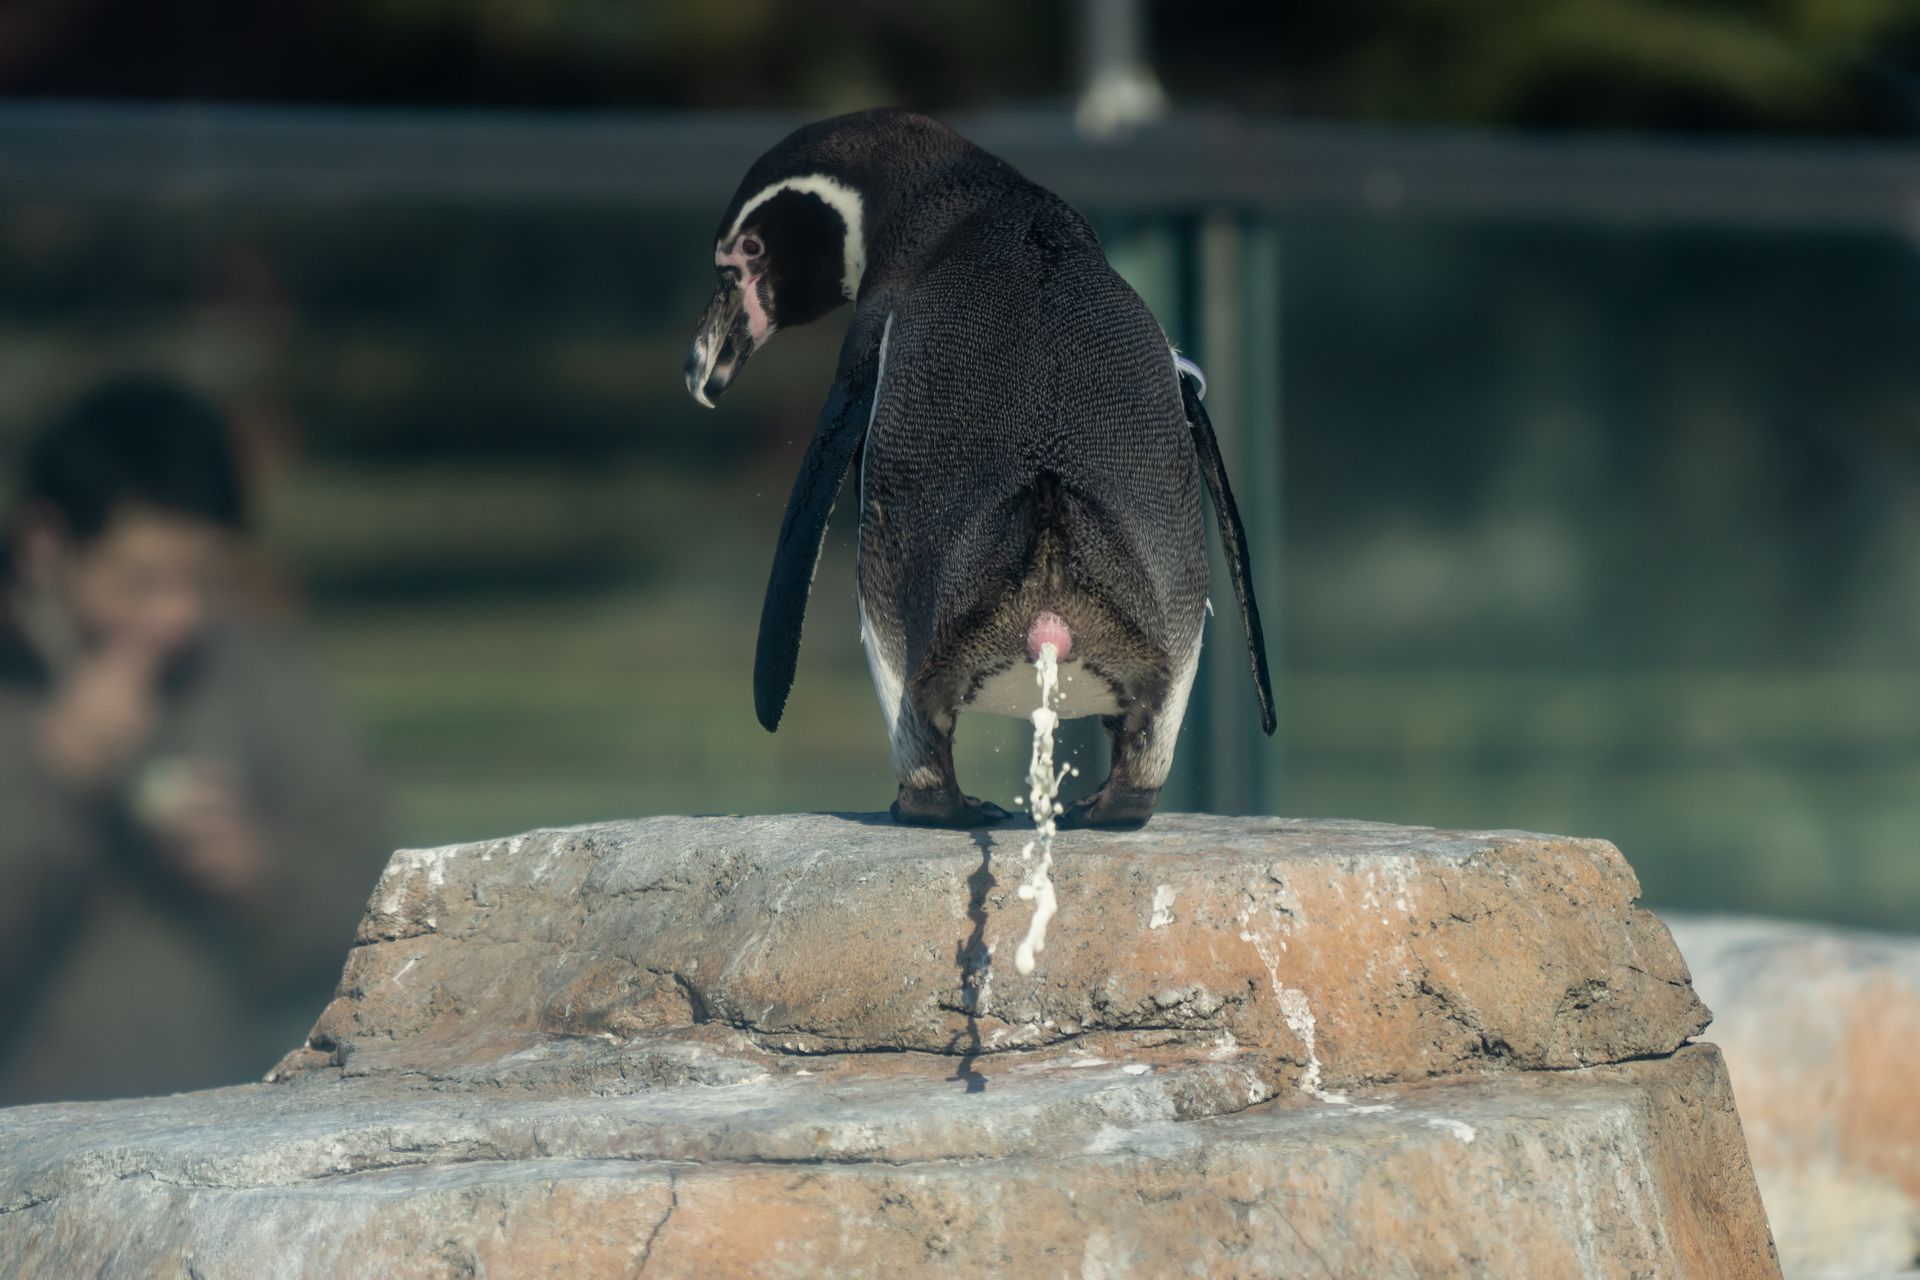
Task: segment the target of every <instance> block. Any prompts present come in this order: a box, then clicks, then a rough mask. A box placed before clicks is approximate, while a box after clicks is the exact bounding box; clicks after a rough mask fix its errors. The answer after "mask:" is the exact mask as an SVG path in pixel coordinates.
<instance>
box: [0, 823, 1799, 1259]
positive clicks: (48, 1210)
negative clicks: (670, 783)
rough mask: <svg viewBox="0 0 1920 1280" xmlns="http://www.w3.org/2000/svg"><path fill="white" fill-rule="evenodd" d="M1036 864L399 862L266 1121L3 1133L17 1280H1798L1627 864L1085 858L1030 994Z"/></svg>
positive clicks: (195, 1101)
mask: <svg viewBox="0 0 1920 1280" xmlns="http://www.w3.org/2000/svg"><path fill="white" fill-rule="evenodd" d="M1024 839H1025V836H1024V832H1023V831H1021V830H1019V829H1018V828H1016V827H1008V828H1005V829H1002V830H998V831H993V832H989V833H986V834H980V833H951V832H937V831H909V830H904V829H901V828H897V827H894V826H892V825H891V824H889V823H888V822H887V821H886V820H885V819H874V818H867V817H858V816H854V817H847V816H828V815H813V816H800V817H762V818H699V819H695V818H660V819H650V820H645V821H639V822H630V823H617V824H609V825H604V826H596V827H584V828H576V829H570V830H564V831H544V832H536V833H532V834H530V835H525V836H518V837H514V838H512V839H509V840H501V841H493V842H485V843H479V844H470V845H458V846H451V847H448V848H444V849H434V850H403V851H402V852H400V853H399V854H396V855H395V857H394V859H393V861H392V863H391V864H390V865H389V867H388V869H387V871H386V873H385V875H384V876H383V877H382V879H381V881H380V883H379V885H378V887H377V889H376V891H375V893H374V895H373V899H372V901H371V903H370V904H369V907H368V912H367V915H366V918H365V920H364V921H363V922H362V925H361V929H360V935H359V940H358V943H357V945H356V946H355V948H354V949H353V951H352V952H351V953H350V955H349V956H348V959H347V963H346V968H345V973H344V975H343V977H342V980H341V984H340V989H339V992H338V995H337V996H336V998H335V999H334V1000H333V1001H332V1003H331V1004H330V1005H329V1006H328V1007H327V1009H326V1010H325V1011H324V1012H323V1013H322V1015H321V1016H320V1018H319V1021H318V1022H317V1023H316V1025H315V1027H314V1030H313V1032H312V1034H311V1036H310V1038H309V1041H308V1044H307V1045H306V1046H304V1047H302V1048H301V1049H298V1050H296V1051H295V1052H293V1053H292V1054H290V1055H288V1057H287V1059H286V1060H285V1061H284V1062H283V1063H282V1064H281V1065H280V1067H279V1068H277V1069H276V1071H275V1072H274V1074H273V1076H272V1077H271V1080H270V1082H269V1083H263V1084H258V1085H248V1086H242V1087H238V1088H231V1089H222V1090H214V1091H211V1092H207V1093H200V1094H188V1095H180V1096H177V1097H172V1098H161V1099H145V1100H135V1101H125V1102H113V1103H100V1104H74V1105H55V1106H43V1107H31V1108H21V1109H18V1110H15V1111H11V1112H6V1113H4V1114H0V1275H12V1274H16V1273H18V1274H23V1275H43V1274H67V1273H86V1274H95V1273H98V1274H102V1275H109V1276H112V1275H129V1276H131V1275H149V1274H183V1275H184V1274H191V1275H196V1276H203V1277H213V1276H225V1275H233V1276H274V1275H287V1276H299V1275H361V1274H365V1275H392V1276H455V1275H476V1274H478V1275H495V1276H507V1275H511V1276H520V1275H549V1274H550V1275H603V1274H604V1275H628V1274H633V1273H635V1272H637V1271H642V1270H644V1271H645V1272H646V1273H648V1274H659V1275H686V1276H730V1275H740V1276H767V1275H807V1274H818V1273H820V1272H823V1271H828V1270H831V1271H833V1272H836V1273H839V1274H842V1275H899V1274H911V1273H916V1272H919V1271H924V1270H928V1269H931V1268H933V1267H936V1266H938V1267H965V1268H967V1269H969V1270H971V1271H973V1272H975V1273H977V1274H989V1275H999V1274H1004V1275H1051V1274H1084V1275H1104V1276H1127V1275H1138V1276H1161V1275H1169V1274H1189V1273H1190V1274H1233V1275H1249V1276H1253V1275H1273V1276H1294V1275H1336V1276H1346V1275H1353V1276H1396V1275H1405V1276H1426V1275H1447V1274H1485V1275H1508V1274H1512V1275H1521V1274H1525V1275H1543V1276H1544V1275H1577V1276H1614V1275H1618V1276H1669V1275H1673V1276H1695V1275H1697V1276H1748V1275H1753V1276H1771V1275H1776V1274H1778V1270H1777V1266H1776V1264H1775V1263H1774V1259H1773V1251H1772V1245H1771V1242H1770V1240H1769V1237H1768V1234H1767V1227H1766V1224H1765V1221H1764V1219H1763V1217H1762V1216H1761V1210H1760V1205H1759V1200H1758V1196H1757V1194H1756V1192H1755V1190H1754V1183H1753V1175H1752V1172H1751V1170H1750V1168H1749V1166H1748V1163H1747V1155H1746V1148H1745V1143H1744V1140H1743V1138H1742V1135H1741V1130H1740V1124H1739V1120H1738V1118H1737V1117H1736V1115H1735V1113H1734V1111H1733V1106H1732V1099H1731V1093H1730V1091H1729V1089H1728V1087H1727V1081H1726V1075H1725V1071H1724V1068H1723V1067H1722V1065H1721V1062H1720V1058H1719V1056H1718V1054H1717V1052H1716V1051H1715V1050H1714V1049H1713V1048H1712V1047H1711V1046H1707V1045H1694V1044H1690V1043H1689V1041H1690V1039H1691V1037H1692V1036H1694V1035H1695V1034H1696V1033H1697V1032H1699V1030H1700V1029H1701V1028H1702V1027H1703V1026H1704V1025H1705V1023H1706V1020H1707V1013H1706V1010H1705V1009H1704V1007H1703V1006H1702V1005H1701V1004H1700V1002H1699V1001H1698V1000H1697V999H1696V998H1695V996H1694V994H1693V989H1692V986H1691V984H1690V981H1689V978H1688V973H1687V969H1686V966H1685V964H1684V963H1683V962H1682V960H1681V959H1680V956H1679V953H1678V952H1677V951H1676V950H1675V948H1674V946H1673V943H1672V940H1671V939H1670V937H1669V936H1668V933H1667V930H1666V928H1665V926H1663V925H1662V924H1661V923H1660V922H1659V921H1658V920H1657V919H1656V918H1655V917H1653V916H1652V915H1651V914H1650V913H1648V912H1646V911H1644V910H1643V909H1641V908H1639V907H1638V906H1637V905H1635V902H1634V899H1635V898H1636V897H1637V895H1638V892H1639V889H1638V884H1637V882H1636V881H1635V880H1634V877H1633V873H1632V871H1631V870H1630V869H1629V868H1628V867H1627V864H1626V862H1625V861H1624V860H1623V859H1622V858H1621V856H1620V855H1619V853H1618V852H1617V851H1615V850H1614V849H1613V848H1612V846H1610V845H1608V844H1606V843H1604V842H1600V841H1589V840H1569V839H1561V838H1556V837H1546V836H1535V835H1528V834H1524V833H1515V832H1485V833H1462V832H1438V831H1430V830H1421V829H1409V828H1401V827H1388V826H1379V825H1372V824H1362V823H1337V822H1298V821H1287V820H1280V819H1224V818H1202V817H1189V816H1181V815H1163V816H1161V817H1159V818H1156V819H1155V820H1154V822H1153V823H1152V824H1151V826H1150V827H1149V828H1148V829H1147V830H1145V831H1143V832H1138V833H1127V834H1121V835H1115V834H1106V833H1074V834H1072V835H1068V836H1063V837H1062V838H1061V839H1060V841H1059V842H1058V843H1057V845H1056V865H1055V873H1054V876H1055V881H1056V884H1057V886H1058V891H1059V896H1060V903H1061V910H1060V915H1059V917H1058V918H1057V919H1056V920H1055V922H1054V926H1053V929H1052V931H1051V933H1050V936H1049V943H1048V948H1047V950H1046V952H1045V953H1044V954H1043V955H1042V957H1041V961H1040V965H1039V967H1038V969H1037V970H1036V971H1035V972H1034V973H1033V974H1032V975H1031V976H1030V977H1027V978H1021V977H1020V976H1018V975H1017V974H1015V973H1014V972H1013V967H1012V965H1011V963H1010V962H1008V961H1009V960H1010V954H1011V953H1010V948H1011V947H1012V946H1013V944H1014V943H1015V942H1017V941H1018V939H1019V938H1020V937H1021V936H1022V934H1023V933H1024V931H1025V927H1026V916H1027V907H1026V904H1023V903H1021V902H1020V901H1019V900H1018V898H1017V897H1016V896H1015V894H1014V892H1013V890H1014V888H1015V886H1017V884H1018V883H1019V880H1020V875H1021V868H1020V864H1019V851H1020V848H1021V846H1022V844H1023V843H1024ZM996 956H1000V957H1003V959H1002V960H1001V961H1000V962H998V963H996V961H995V957H996Z"/></svg>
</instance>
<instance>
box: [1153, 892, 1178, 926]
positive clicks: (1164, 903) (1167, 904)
mask: <svg viewBox="0 0 1920 1280" xmlns="http://www.w3.org/2000/svg"><path fill="white" fill-rule="evenodd" d="M1175 896H1176V895H1175V894H1174V891H1173V886H1172V885H1170V884H1163V885H1161V886H1159V887H1158V888H1156V889H1155V890H1154V891H1153V914H1152V915H1150V916H1148V917H1147V928H1149V929H1164V928H1166V927H1167V926H1168V925H1170V924H1172V923H1173V900H1174V897H1175Z"/></svg>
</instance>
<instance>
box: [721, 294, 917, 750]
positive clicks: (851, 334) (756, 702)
mask: <svg viewBox="0 0 1920 1280" xmlns="http://www.w3.org/2000/svg"><path fill="white" fill-rule="evenodd" d="M886 332H887V327H886V325H885V324H876V323H873V322H871V320H870V319H869V318H867V317H862V316H858V315H856V316H855V317H854V322H853V325H852V327H851V328H850V329H849V330H848V331H847V340H846V342H845V343H844V344H843V345H842V346H841V348H840V367H839V368H838V369H837V370H836V371H835V373H834V378H833V389H832V390H831V391H829V392H828V393H827V403H826V407H825V408H823V409H821V411H820V421H819V424H818V425H817V426H815V427H814V431H813V439H812V440H811V441H810V442H809V443H808V445H807V453H806V457H804V458H803V459H801V462H800V474H799V475H798V476H796V477H795V478H794V482H793V493H792V494H791V495H790V496H789V497H788V498H787V513H786V515H784V516H783V517H781V520H780V540H779V543H778V544H777V545H776V546H775V548H774V552H773V571H772V572H771V573H770V574H768V575H767V596H766V600H765V602H764V603H762V605H761V606H760V640H759V643H758V645H757V647H756V648H755V650H754V655H753V709H754V713H755V714H756V715H758V716H759V717H760V723H761V724H762V725H764V726H766V729H767V732H768V733H772V732H773V731H774V730H775V729H778V728H779V727H780V715H781V713H782V712H784V711H785V710H786V707H787V694H788V692H789V691H790V690H792V688H793V673H794V670H795V668H797V667H798V666H799V663H800V632H801V628H802V627H803V626H804V625H805V623H806V619H807V597H808V596H809V595H810V594H811V593H812V591H813V571H814V568H815V567H816V566H817V565H818V564H819V561H820V547H821V545H822V544H823V543H824V542H825V540H826V536H827V520H828V518H829V517H830V516H832V515H833V506H834V503H835V501H837V500H838V498H839V496H840V486H841V484H842V483H844V482H845V480H846V478H847V471H848V469H849V468H850V467H852V466H853V460H854V459H855V458H856V457H858V456H859V453H860V443H861V441H863V440H865V439H866V436H867V426H868V423H869V422H870V421H871V420H872V417H873V397H874V394H875V392H876V390H877V388H878V386H879V376H880V364H881V360H882V358H883V348H884V342H885V338H886Z"/></svg>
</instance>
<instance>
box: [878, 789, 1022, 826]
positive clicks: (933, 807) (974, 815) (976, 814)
mask: <svg viewBox="0 0 1920 1280" xmlns="http://www.w3.org/2000/svg"><path fill="white" fill-rule="evenodd" d="M888 812H890V813H891V814H892V815H893V820H894V821H895V822H898V823H900V824H901V825H902V826H908V827H986V826H991V825H993V824H994V823H996V822H1005V821H1006V820H1007V816H1008V815H1007V811H1006V810H1005V809H1002V808H1001V807H1000V806H999V805H997V804H995V803H993V801H991V800H982V799H979V798H978V797H977V796H963V795H959V794H956V793H949V794H941V793H938V792H936V793H934V794H933V795H928V794H927V793H925V792H908V791H907V790H906V789H905V788H904V787H903V788H902V789H901V791H900V795H899V796H898V797H897V798H896V799H895V800H894V802H893V806H892V808H891V809H890V810H888Z"/></svg>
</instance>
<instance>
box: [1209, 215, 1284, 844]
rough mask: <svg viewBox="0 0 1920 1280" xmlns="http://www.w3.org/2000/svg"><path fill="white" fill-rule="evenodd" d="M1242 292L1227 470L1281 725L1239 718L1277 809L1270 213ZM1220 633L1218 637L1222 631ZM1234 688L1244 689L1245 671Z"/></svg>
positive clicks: (1257, 793) (1266, 797)
mask: <svg viewBox="0 0 1920 1280" xmlns="http://www.w3.org/2000/svg"><path fill="white" fill-rule="evenodd" d="M1241 266H1242V268H1243V270H1242V277H1241V278H1242V281H1243V286H1242V287H1243V288H1244V289H1245V291H1246V326H1245V339H1246V345H1245V371H1246V372H1245V385H1246V400H1245V402H1244V404H1243V406H1242V412H1243V414H1244V416H1243V418H1242V422H1243V423H1244V430H1243V431H1242V432H1241V435H1240V443H1241V445H1242V451H1241V456H1240V458H1238V459H1236V460H1235V465H1236V468H1237V469H1236V470H1235V471H1234V472H1233V473H1232V478H1233V482H1234V486H1235V496H1236V497H1237V498H1238V499H1239V505H1240V520H1241V523H1242V524H1244V525H1245V526H1246V529H1247V548H1248V553H1249V555H1250V556H1251V557H1252V560H1253V572H1252V579H1253V588H1254V598H1255V599H1256V600H1258V601H1259V602H1260V615H1261V621H1262V622H1263V623H1264V624H1265V628H1266V633H1267V659H1268V663H1269V666H1270V667H1271V669H1272V675H1273V698H1274V710H1275V713H1276V714H1277V715H1278V716H1279V718H1280V728H1278V729H1276V730H1274V735H1273V737H1272V738H1268V737H1267V736H1266V734H1265V733H1263V732H1262V731H1261V729H1260V722H1259V717H1258V716H1257V715H1254V714H1252V713H1251V708H1252V706H1253V702H1252V699H1251V696H1250V695H1249V697H1248V699H1247V702H1246V704H1245V705H1246V706H1247V707H1248V708H1249V712H1248V713H1247V714H1245V715H1243V717H1242V718H1241V721H1240V723H1241V724H1242V726H1243V727H1244V729H1245V733H1246V742H1247V751H1248V753H1249V756H1250V758H1251V759H1252V761H1253V771H1252V772H1253V780H1254V784H1255V785H1254V791H1253V795H1252V798H1251V800H1252V804H1251V808H1252V811H1253V812H1256V813H1278V812H1279V811H1280V806H1281V805H1282V804H1283V803H1285V795H1286V793H1285V790H1284V782H1285V778H1286V752H1285V746H1286V715H1287V705H1286V693H1287V661H1286V660H1287V653H1286V622H1287V610H1286V605H1287V600H1286V596H1285V594H1284V593H1285V588H1286V545H1285V541H1284V539H1285V526H1284V523H1283V520H1284V517H1285V506H1284V501H1283V500H1284V496H1285V484H1284V480H1285V475H1286V472H1285V465H1286V463H1285V456H1284V452H1283V447H1282V446H1283V442H1284V436H1283V431H1284V428H1285V423H1284V422H1283V420H1282V416H1281V415H1282V408H1281V401H1280V393H1281V379H1282V377H1283V376H1284V374H1283V371H1282V368H1281V355H1282V351H1283V347H1282V345H1281V344H1282V342H1283V341H1284V336H1285V335H1284V334H1283V333H1282V331H1281V312H1280V305H1281V290H1282V288H1283V287H1284V286H1283V283H1282V281H1281V270H1282V261H1281V245H1280V228H1279V226H1278V224H1277V223H1276V222H1275V221H1274V220H1273V219H1272V218H1262V217H1255V218H1253V219H1252V220H1250V221H1249V222H1248V223H1247V226H1246V252H1245V255H1244V258H1243V261H1242V263H1241ZM1223 638H1224V637H1223ZM1241 688H1242V689H1243V690H1247V689H1249V688H1250V686H1249V685H1248V683H1247V677H1246V675H1245V673H1244V672H1243V673H1242V676H1241Z"/></svg>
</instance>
